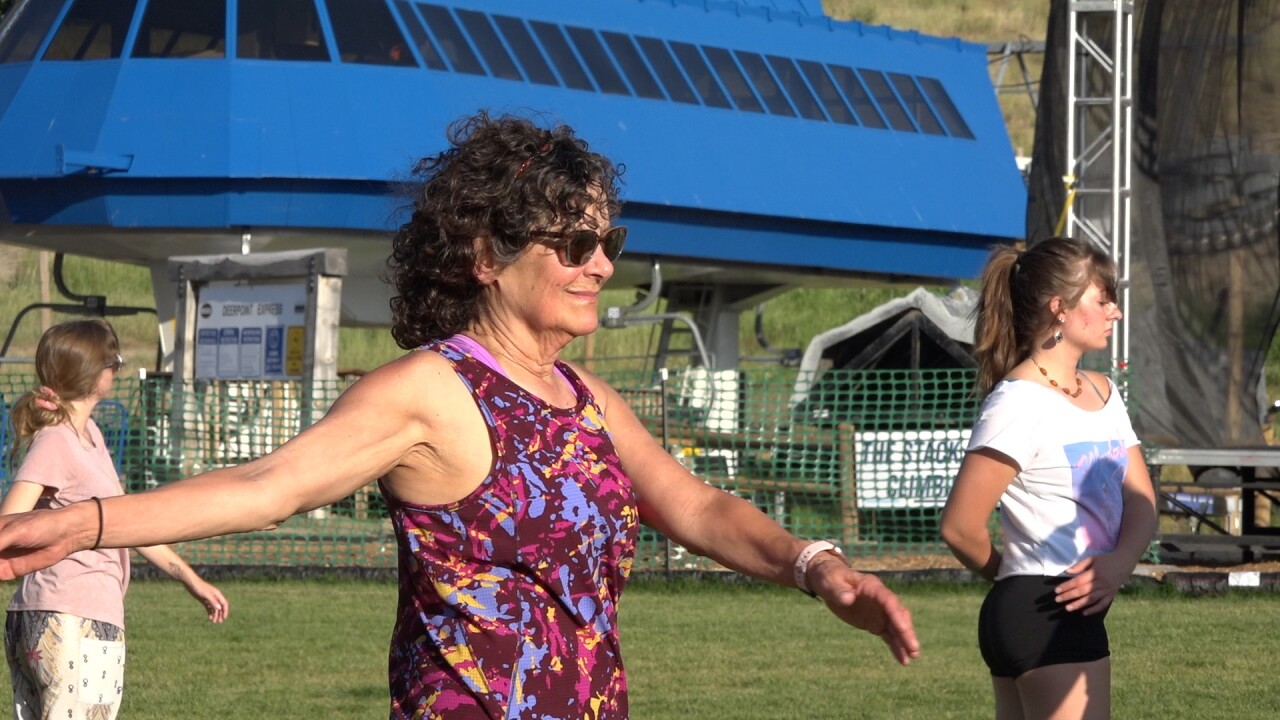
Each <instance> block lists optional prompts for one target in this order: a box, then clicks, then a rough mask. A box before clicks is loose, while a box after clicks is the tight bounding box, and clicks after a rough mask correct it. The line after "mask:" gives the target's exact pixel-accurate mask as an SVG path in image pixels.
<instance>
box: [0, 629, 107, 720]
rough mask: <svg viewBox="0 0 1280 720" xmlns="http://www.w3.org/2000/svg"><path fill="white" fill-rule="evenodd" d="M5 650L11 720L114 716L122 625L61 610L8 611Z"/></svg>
mask: <svg viewBox="0 0 1280 720" xmlns="http://www.w3.org/2000/svg"><path fill="white" fill-rule="evenodd" d="M4 648H5V655H6V656H7V657H8V659H9V678H10V680H11V681H12V683H13V708H14V710H13V717H14V718H15V720H82V719H83V720H115V717H116V713H118V712H119V711H120V699H121V697H122V696H123V694H124V630H122V629H121V628H118V627H116V626H115V625H112V624H110V623H104V622H98V621H96V620H88V619H86V618H81V617H76V616H75V615H67V614H65V613H55V612H44V611H40V610H24V611H21V612H10V613H9V617H8V619H7V620H6V622H5V628H4Z"/></svg>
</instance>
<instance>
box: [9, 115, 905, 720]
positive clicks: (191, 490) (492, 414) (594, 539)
mask: <svg viewBox="0 0 1280 720" xmlns="http://www.w3.org/2000/svg"><path fill="white" fill-rule="evenodd" d="M449 140H450V147H449V148H448V149H447V150H445V151H444V152H442V153H440V154H438V155H435V156H432V157H429V158H427V159H425V160H423V161H422V162H421V163H419V165H418V167H417V170H418V171H419V173H420V174H421V175H422V176H423V178H424V182H423V184H422V186H421V188H420V189H419V191H418V192H417V193H416V196H415V207H414V211H413V215H412V217H411V218H410V219H409V220H408V222H406V223H405V224H404V226H403V227H401V228H400V230H399V232H398V233H397V234H396V236H395V239H394V241H393V245H392V252H391V257H390V259H389V261H388V273H387V274H388V276H389V280H390V281H391V283H392V284H393V285H394V286H395V289H396V295H395V297H394V299H393V300H392V303H391V308H392V316H393V328H392V334H393V335H394V336H395V338H396V340H397V342H398V343H399V344H400V345H401V347H404V348H405V349H407V350H410V352H409V353H408V354H406V355H405V356H404V357H401V358H399V359H397V360H394V361H392V362H390V363H388V364H387V365H385V366H383V367H381V368H378V369H377V370H375V371H374V372H372V373H369V374H368V375H365V376H364V377H363V378H361V379H360V380H359V381H358V382H356V383H355V384H354V385H353V386H352V387H351V388H349V389H348V390H347V391H346V392H345V393H344V394H343V395H342V397H341V398H339V399H338V401H337V402H336V403H335V404H334V405H333V407H332V408H331V409H330V411H329V412H328V413H327V414H326V415H325V417H324V419H322V420H321V421H320V422H318V423H316V424H315V425H314V426H312V427H311V428H309V429H307V430H305V431H304V432H302V433H301V434H300V435H299V436H298V437H296V438H294V439H293V440H291V441H289V442H288V443H286V444H285V445H284V446H282V447H281V448H279V449H278V450H276V451H275V452H273V453H271V454H270V455H268V456H266V457H264V458H261V459H259V460H255V461H253V462H251V463H248V464H246V465H243V466H241V467H235V468H226V469H221V470H215V471H213V472H208V473H205V474H203V475H200V476H199V477H196V478H192V479H190V480H186V481H182V482H178V483H175V484H172V485H170V486H167V487H164V488H161V489H158V490H155V491H152V492H149V493H143V494H140V495H135V496H129V497H127V498H121V499H112V500H109V501H106V502H104V503H103V508H104V510H105V512H106V516H105V524H104V525H99V519H98V517H97V513H96V508H94V507H92V506H91V505H90V506H83V505H82V506H75V507H71V508H68V509H66V510H64V511H61V512H59V513H57V514H56V515H53V516H49V515H45V516H41V515H38V514H37V515H30V516H24V517H21V518H17V519H14V520H11V521H10V522H9V523H8V524H0V554H3V556H4V557H6V558H7V559H6V560H0V576H12V575H15V574H21V573H24V572H28V571H30V570H31V569H34V568H35V567H38V566H39V565H41V564H45V563H47V562H51V561H52V560H54V559H56V558H58V557H60V556H62V555H65V554H66V553H67V552H69V551H73V550H77V549H80V548H82V547H87V546H88V545H89V544H91V543H92V542H94V538H95V537H96V535H97V534H98V533H101V534H102V538H101V544H102V545H103V546H106V547H116V546H121V545H132V544H145V543H148V542H158V541H161V540H166V541H167V540H180V539H192V538H198V537H207V536H210V535H215V534H219V533H227V532H236V531H243V530H251V529H255V528H261V527H264V526H268V525H271V524H273V523H276V522H279V521H281V520H283V519H285V518H287V517H289V516H290V515H293V514H294V513H298V512H303V511H306V510H309V509H312V508H316V507H320V506H323V505H326V504H328V503H331V502H334V501H336V500H339V499H341V498H343V497H345V496H347V495H349V494H350V493H352V492H353V491H355V490H356V489H358V488H359V487H361V486H363V485H364V484H365V483H367V482H370V481H372V480H374V479H377V480H379V482H380V485H381V489H382V493H383V495H384V497H385V498H386V501H387V506H388V509H389V512H390V515H391V520H392V523H393V525H394V527H395V531H396V535H397V538H398V541H399V543H398V544H399V548H398V551H399V567H400V593H399V609H398V611H397V618H396V624H395V629H394V630H393V632H392V639H391V653H390V689H391V717H392V718H395V719H399V718H448V719H449V720H455V719H465V718H518V717H547V718H551V717H555V718H571V717H572V718H593V719H596V720H603V719H605V718H625V717H627V712H628V711H627V680H626V675H625V674H624V672H623V664H622V652H621V648H620V638H619V634H618V627H617V620H618V617H617V608H618V599H619V597H620V594H621V592H622V589H623V586H624V585H625V584H626V581H627V578H628V575H629V573H630V571H631V566H632V562H633V556H634V552H635V546H636V536H637V530H638V527H639V524H640V523H642V522H643V523H646V524H648V525H651V526H652V527H654V528H657V529H658V530H660V531H662V532H663V533H665V534H666V535H667V536H668V537H670V538H671V539H673V540H674V541H676V542H679V543H681V544H682V545H684V546H686V547H690V548H696V549H697V550H698V551H700V552H702V553H704V554H706V555H708V556H710V557H712V558H714V559H715V560H717V561H718V562H720V563H721V564H723V565H725V566H727V567H730V568H733V569H735V570H738V571H740V572H744V573H747V574H750V575H753V576H755V577H759V578H764V579H766V580H770V581H773V582H776V583H779V584H783V585H790V586H797V587H799V588H800V589H802V590H805V591H806V592H810V593H813V594H815V595H817V596H821V597H822V599H823V600H824V601H825V602H826V604H827V606H828V607H829V608H831V610H832V611H833V612H834V613H835V614H836V615H837V616H838V617H839V618H840V619H841V620H844V621H845V622H847V623H849V624H851V625H854V626H855V627H858V628H862V629H864V630H866V631H868V632H870V633H871V634H873V635H876V636H878V637H880V638H881V639H882V640H883V641H884V642H885V643H886V644H887V645H888V646H889V649H890V651H891V652H892V654H893V656H894V657H895V658H896V659H897V660H898V661H899V662H901V663H904V664H905V663H907V662H909V661H910V659H911V658H913V657H915V656H916V655H917V654H918V652H919V644H918V643H917V641H916V638H915V633H914V630H913V628H912V623H911V617H910V614H909V613H908V611H907V610H906V609H905V608H904V607H903V606H902V605H901V604H900V603H899V601H898V599H897V597H896V596H894V594H893V593H891V592H890V591H889V590H888V589H887V588H885V586H884V585H883V584H882V583H881V582H880V581H879V580H878V579H877V578H875V577H874V576H872V575H866V574H862V573H859V572H856V571H854V570H852V569H851V568H850V567H849V566H848V564H847V563H846V562H845V561H844V559H843V557H842V556H841V555H839V554H838V552H834V551H833V550H834V546H832V545H831V544H830V543H828V542H823V541H819V542H806V541H804V540H800V539H798V538H795V537H793V536H792V535H790V534H789V533H787V532H786V531H784V530H783V529H782V528H781V527H779V526H778V525H777V524H776V523H774V522H773V521H772V520H770V519H769V518H768V517H767V516H765V515H764V514H762V513H761V512H760V511H758V510H757V509H756V508H755V507H754V506H753V505H752V504H751V503H749V502H747V501H745V500H742V499H740V498H737V497H734V496H733V495H730V494H728V493H725V492H723V491H721V490H719V489H717V488H714V487H712V486H709V485H707V484H705V483H703V482H701V481H699V480H698V479H697V478H695V477H694V476H692V475H690V474H689V473H688V471H687V470H685V469H684V467H683V466H681V465H680V463H678V462H677V461H676V460H675V459H674V458H672V457H671V455H670V454H668V453H667V452H666V450H665V449H664V448H663V447H662V446H661V445H660V444H659V443H658V442H656V441H655V440H654V439H653V438H652V437H651V436H650V435H649V434H648V433H647V432H646V431H645V429H644V426H643V425H642V424H641V423H640V421H639V420H638V419H637V418H636V416H635V415H634V414H633V413H632V411H631V409H630V408H629V407H627V404H626V402H625V401H623V399H622V397H621V396H619V394H618V393H617V392H616V391H615V390H614V389H613V388H611V387H609V386H608V385H607V384H606V383H604V382H603V381H602V380H601V379H600V378H598V377H595V376H594V375H592V374H591V373H589V372H587V371H586V370H584V369H583V368H581V367H577V366H574V365H572V364H570V363H568V362H564V361H562V360H560V359H559V354H560V352H561V351H562V350H563V349H564V347H565V346H566V345H567V344H568V343H569V342H571V341H572V340H573V339H574V338H578V337H582V336H584V335H587V334H589V333H591V332H592V331H594V330H595V329H596V325H597V322H598V315H599V295H600V291H601V289H602V288H603V287H604V284H605V282H606V281H607V280H608V279H609V278H610V276H611V275H612V274H613V270H614V265H613V263H614V261H616V260H617V259H618V256H619V253H621V252H622V248H623V245H624V243H625V241H626V238H627V230H626V228H625V227H624V226H621V225H618V224H616V223H615V221H616V219H617V217H618V208H619V202H618V171H617V170H616V169H615V168H614V166H613V164H612V163H610V162H609V160H607V159H606V158H604V157H603V156H601V155H599V154H597V153H594V152H592V151H591V150H590V149H589V148H588V147H587V144H586V143H585V142H584V141H583V140H581V139H580V138H578V137H576V136H575V135H574V133H573V131H572V130H571V129H569V128H568V127H563V126H561V127H555V128H550V129H546V128H541V127H538V126H535V125H534V124H532V123H530V122H528V121H527V120H523V119H519V118H513V117H490V116H488V115H487V114H484V113H481V114H479V115H477V116H475V117H472V118H469V119H466V120H464V121H461V122H460V123H459V124H457V125H455V126H454V127H453V128H452V129H451V131H450V134H449ZM195 508H198V510H195Z"/></svg>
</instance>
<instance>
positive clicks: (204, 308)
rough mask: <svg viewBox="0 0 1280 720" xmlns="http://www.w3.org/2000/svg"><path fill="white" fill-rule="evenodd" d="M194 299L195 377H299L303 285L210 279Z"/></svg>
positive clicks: (303, 331) (303, 329) (303, 338)
mask: <svg viewBox="0 0 1280 720" xmlns="http://www.w3.org/2000/svg"><path fill="white" fill-rule="evenodd" d="M198 303H199V307H198V308H197V311H196V362H195V377H196V379H198V380H258V379H265V380H273V379H285V378H300V377H302V370H303V358H304V353H305V347H306V337H307V331H306V318H307V286H306V285H304V284H301V283H299V284H269V283H267V284H258V285H246V284H242V283H236V282H210V283H208V284H207V285H205V286H204V287H203V288H201V289H200V293H199V300H198Z"/></svg>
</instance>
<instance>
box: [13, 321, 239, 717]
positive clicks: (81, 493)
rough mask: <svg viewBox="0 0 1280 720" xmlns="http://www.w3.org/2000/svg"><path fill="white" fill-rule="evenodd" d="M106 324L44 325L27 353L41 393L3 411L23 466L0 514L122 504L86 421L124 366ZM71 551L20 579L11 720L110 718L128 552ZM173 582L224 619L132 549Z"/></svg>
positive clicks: (170, 561) (119, 671) (161, 549)
mask: <svg viewBox="0 0 1280 720" xmlns="http://www.w3.org/2000/svg"><path fill="white" fill-rule="evenodd" d="M119 348H120V345H119V340H118V339H117V338H116V333H115V330H113V329H112V328H111V325H110V324H108V323H107V322H106V321H105V320H75V321H71V322H65V323H62V324H59V325H55V326H54V327H51V328H49V330H48V331H46V332H45V334H44V335H43V336H42V337H41V338H40V344H39V345H38V346H37V348H36V375H37V376H38V378H39V380H40V384H41V387H40V389H39V390H37V391H34V392H30V393H27V394H25V395H23V396H22V397H20V398H19V399H18V400H17V402H16V403H14V406H13V409H12V413H11V414H12V419H13V427H14V430H15V436H16V439H15V442H14V446H13V449H12V451H11V455H10V457H11V458H12V459H17V458H21V466H20V467H19V468H18V471H17V474H16V475H15V476H14V479H13V485H12V486H11V487H10V488H9V491H8V493H6V495H5V497H4V502H3V503H2V504H0V515H10V514H13V513H20V512H27V511H29V510H33V509H37V508H60V507H64V506H66V505H70V504H72V503H75V502H81V501H92V502H93V503H100V502H101V500H100V499H99V498H104V497H113V496H116V495H123V494H124V491H123V490H122V489H121V487H120V478H119V476H117V475H116V471H115V466H114V465H113V464H112V462H111V456H110V455H109V454H108V453H107V448H106V445H105V444H104V442H103V437H102V432H101V431H100V430H99V429H98V426H97V425H96V424H95V423H94V422H93V419H92V418H91V417H90V415H91V414H92V413H93V409H94V407H95V406H97V404H98V402H99V401H101V400H103V399H104V398H106V397H107V395H108V394H109V393H110V392H111V385H112V383H113V382H114V381H115V377H116V373H117V372H119V371H120V368H121V366H123V365H124V360H123V359H122V358H121V357H120V353H119ZM99 544H100V543H97V542H95V543H94V545H93V547H92V548H90V549H88V550H81V551H79V552H75V553H72V554H71V555H69V556H68V557H67V558H65V559H64V560H62V561H60V562H58V563H55V564H54V565H52V566H50V567H48V568H45V569H44V570H40V571H38V572H35V573H32V574H30V575H27V576H26V577H24V578H23V579H22V585H21V586H20V587H19V588H18V590H17V592H16V593H14V595H13V600H12V602H10V603H9V613H8V619H7V622H6V623H5V635H4V646H5V654H6V655H7V657H8V660H9V673H10V679H11V680H12V683H13V701H14V708H15V710H14V712H15V716H16V717H23V718H67V717H86V716H88V714H90V713H92V716H93V717H103V718H114V717H115V716H116V713H117V712H118V711H119V708H120V700H121V696H122V693H123V692H124V656H125V640H124V594H125V590H126V588H128V585H129V551H128V550H127V549H115V548H102V547H98V545H99ZM137 550H138V552H139V553H141V554H142V556H143V557H144V558H146V559H147V560H148V561H149V562H151V563H152V564H153V565H155V566H156V567H159V568H161V569H162V570H164V571H165V572H167V573H168V574H169V575H170V576H172V577H173V578H174V579H176V580H179V581H181V582H182V584H183V585H185V586H186V588H187V591H188V592H190V593H191V595H192V596H193V597H194V598H195V599H196V600H199V601H200V603H201V604H202V605H204V607H205V609H206V610H207V611H208V613H209V620H210V621H211V622H215V623H220V622H222V621H223V620H224V619H225V618H226V617H227V611H228V606H227V599H226V598H225V597H223V595H222V593H221V592H220V591H219V590H218V589H217V588H216V587H214V586H212V585H210V584H209V583H207V582H205V581H204V580H202V579H201V578H200V576H199V575H197V574H196V572H195V570H193V569H192V568H191V566H189V565H187V564H186V563H185V562H183V561H182V558H180V557H178V555H177V554H176V553H175V552H174V551H173V550H171V549H169V548H168V547H167V546H165V545H153V546H151V547H140V548H137Z"/></svg>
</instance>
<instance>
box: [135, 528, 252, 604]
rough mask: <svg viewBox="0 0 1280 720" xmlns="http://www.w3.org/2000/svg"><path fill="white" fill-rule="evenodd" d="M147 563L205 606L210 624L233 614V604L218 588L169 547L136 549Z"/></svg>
mask: <svg viewBox="0 0 1280 720" xmlns="http://www.w3.org/2000/svg"><path fill="white" fill-rule="evenodd" d="M135 549H136V550H137V551H138V554H139V555H141V556H142V557H144V558H146V559H147V562H149V563H151V564H152V565H155V566H156V567H158V568H160V569H161V570H163V571H165V573H167V574H168V575H169V577H171V578H173V579H174V580H177V581H178V582H180V583H182V585H183V586H184V587H185V588H186V589H187V592H189V593H191V597H193V598H195V599H196V601H197V602H199V603H200V604H201V605H203V606H204V608H205V610H206V611H207V612H208V614H209V622H212V623H220V622H222V621H223V620H226V619H227V615H228V614H230V613H231V604H230V603H228V602H227V598H226V597H225V596H224V595H223V594H222V591H221V590H219V589H218V588H216V587H214V586H213V585H210V584H209V583H207V582H205V580H204V579H203V578H201V577H200V574H199V573H197V572H196V571H195V569H194V568H192V567H191V566H190V565H188V564H187V563H186V561H184V560H183V559H182V558H181V557H178V553H176V552H174V551H173V549H172V548H170V547H169V546H168V545H152V546H150V547H140V548H135Z"/></svg>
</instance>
